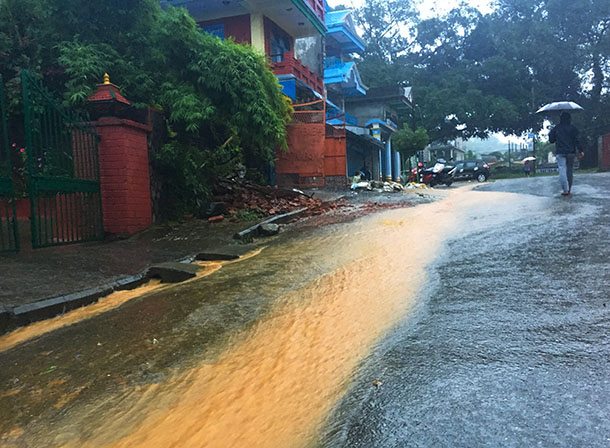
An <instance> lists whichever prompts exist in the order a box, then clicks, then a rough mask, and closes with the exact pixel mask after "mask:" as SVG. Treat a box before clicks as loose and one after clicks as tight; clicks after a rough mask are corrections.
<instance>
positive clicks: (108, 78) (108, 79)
mask: <svg viewBox="0 0 610 448" xmlns="http://www.w3.org/2000/svg"><path fill="white" fill-rule="evenodd" d="M108 84H110V75H109V74H108V73H104V85H108Z"/></svg>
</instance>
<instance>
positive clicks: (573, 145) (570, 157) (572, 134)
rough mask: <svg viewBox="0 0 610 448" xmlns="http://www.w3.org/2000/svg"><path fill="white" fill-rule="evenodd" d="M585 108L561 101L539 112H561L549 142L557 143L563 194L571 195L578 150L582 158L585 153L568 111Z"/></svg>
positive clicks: (556, 155)
mask: <svg viewBox="0 0 610 448" xmlns="http://www.w3.org/2000/svg"><path fill="white" fill-rule="evenodd" d="M579 110H583V109H582V107H581V106H579V105H578V104H576V103H574V102H572V101H559V102H555V103H550V104H547V105H545V106H542V107H541V108H540V109H538V111H537V112H536V113H537V114H541V113H544V114H549V115H552V114H554V113H559V112H561V115H560V116H559V124H558V125H557V126H555V127H554V128H553V129H552V130H551V133H550V134H549V142H551V143H555V157H556V158H557V168H558V170H559V183H560V184H561V189H562V192H561V194H562V195H563V196H569V195H570V193H571V192H572V181H573V178H574V174H573V171H574V159H575V158H576V155H577V152H578V158H579V159H582V158H583V157H584V153H583V151H582V147H581V145H580V142H579V140H578V129H576V127H575V126H574V125H572V116H571V115H570V113H569V112H568V111H579Z"/></svg>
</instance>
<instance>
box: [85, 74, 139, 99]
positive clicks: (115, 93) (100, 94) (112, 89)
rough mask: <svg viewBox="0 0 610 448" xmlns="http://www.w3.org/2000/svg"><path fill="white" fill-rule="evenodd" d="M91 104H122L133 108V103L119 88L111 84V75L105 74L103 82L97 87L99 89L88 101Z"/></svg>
mask: <svg viewBox="0 0 610 448" xmlns="http://www.w3.org/2000/svg"><path fill="white" fill-rule="evenodd" d="M87 102H89V103H102V102H103V103H122V104H124V105H127V106H131V102H130V101H129V100H128V99H127V98H125V97H124V96H123V95H122V94H121V91H120V90H119V88H118V86H116V85H114V84H112V83H111V82H110V75H109V74H108V73H104V77H103V81H102V83H101V84H98V85H97V89H96V90H95V92H93V93H92V94H91V95H90V96H89V98H88V99H87Z"/></svg>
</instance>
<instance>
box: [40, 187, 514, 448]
mask: <svg viewBox="0 0 610 448" xmlns="http://www.w3.org/2000/svg"><path fill="white" fill-rule="evenodd" d="M496 196H497V195H494V194H478V193H476V194H473V193H470V192H463V191H457V192H455V193H452V194H450V195H449V197H448V198H447V199H445V200H443V201H440V202H437V203H434V204H429V205H425V206H419V207H416V208H412V209H403V210H394V211H390V212H385V213H383V214H380V215H374V216H370V217H367V218H363V219H361V220H358V221H357V222H355V223H351V224H347V225H341V226H337V227H335V230H337V232H336V233H334V234H333V233H330V234H327V235H326V236H325V237H324V241H323V244H317V245H316V244H312V242H311V241H307V240H305V241H302V242H301V243H300V245H299V244H297V243H293V244H292V245H291V246H289V247H288V249H289V250H318V251H320V253H319V256H320V257H329V256H333V254H334V255H335V256H339V255H341V256H344V255H345V254H348V255H349V256H348V257H347V258H346V259H347V260H349V261H346V262H345V263H342V264H341V265H340V267H338V268H337V269H334V270H333V271H331V272H328V273H327V274H325V275H323V276H322V277H320V278H318V279H317V280H316V281H314V282H312V283H310V284H307V285H306V286H305V287H303V288H301V289H299V290H296V291H293V292H291V293H290V294H288V295H286V296H285V297H282V298H280V299H279V300H278V302H277V304H276V306H275V307H274V309H273V310H272V312H270V313H269V314H268V315H267V316H266V317H265V318H263V320H261V321H260V322H259V324H258V325H256V326H255V327H254V328H252V329H250V330H248V331H245V332H244V333H243V334H240V335H237V336H236V337H235V339H234V342H233V344H231V345H230V346H229V347H228V348H227V349H226V350H225V351H224V352H223V353H222V354H221V355H220V356H219V357H217V358H215V359H213V360H203V361H202V362H201V363H200V364H199V365H196V366H195V367H194V368H191V369H190V370H188V371H177V372H176V373H175V375H174V376H173V377H171V378H169V379H167V380H165V381H163V382H162V383H160V384H155V385H152V386H146V387H144V388H143V389H138V390H134V391H133V392H132V393H131V394H130V395H128V396H126V397H122V398H121V399H120V400H117V402H118V403H120V404H117V405H116V409H115V410H114V411H113V412H112V413H111V414H110V415H100V416H99V420H98V421H99V426H98V427H96V428H88V430H87V432H86V433H85V432H81V431H79V430H78V429H77V428H72V431H71V433H70V434H63V435H61V436H58V437H56V438H54V440H55V442H57V443H56V445H59V446H65V447H116V448H119V447H124V448H127V447H129V448H132V447H159V448H169V447H223V448H225V447H299V446H307V445H308V444H310V443H312V441H314V440H315V437H316V434H317V431H318V430H319V429H320V427H321V425H322V424H323V423H324V420H325V418H326V417H327V416H328V414H329V412H330V411H331V410H332V408H333V406H334V405H335V404H336V403H337V401H338V400H339V399H340V398H341V397H342V395H343V394H344V393H345V391H346V389H347V388H348V387H349V381H350V378H351V376H352V375H353V373H354V371H355V369H356V368H357V366H358V364H359V363H360V362H361V361H362V359H363V358H364V357H365V356H366V355H367V353H369V351H370V350H371V348H372V346H373V345H374V344H375V343H376V342H377V341H378V340H379V338H380V337H381V336H382V335H383V334H384V333H385V332H387V331H388V329H390V328H391V327H392V326H393V325H394V324H395V323H396V322H397V320H399V319H401V318H404V316H405V315H407V314H408V311H409V309H410V307H411V306H412V305H413V303H414V301H415V299H416V297H417V293H418V291H419V289H420V288H421V287H422V285H423V284H424V281H425V272H426V270H425V268H426V266H427V265H428V264H429V263H430V262H432V261H433V260H434V259H435V257H436V256H437V255H438V253H439V250H440V249H441V248H442V243H443V241H444V240H445V236H446V235H449V234H451V233H454V232H456V231H459V226H460V224H462V223H465V222H467V221H464V220H463V219H462V218H464V217H465V214H464V210H468V209H469V208H470V207H473V206H476V207H478V209H479V210H480V209H481V207H484V206H485V203H486V201H492V202H496V201H498V197H496ZM510 197H511V196H510V195H501V200H502V201H504V202H506V201H508V200H510ZM339 231H340V232H339ZM318 243H319V242H318ZM312 247H313V248H315V249H311V248H312ZM263 256H264V255H263ZM288 262H289V260H287V263H288ZM301 268H302V269H307V266H302V267H301ZM371 380H373V378H371ZM50 443H51V444H53V442H51V441H50ZM54 446H55V444H54Z"/></svg>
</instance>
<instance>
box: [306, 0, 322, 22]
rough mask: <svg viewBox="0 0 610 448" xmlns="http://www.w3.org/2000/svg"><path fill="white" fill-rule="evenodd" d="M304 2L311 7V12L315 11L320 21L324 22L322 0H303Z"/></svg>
mask: <svg viewBox="0 0 610 448" xmlns="http://www.w3.org/2000/svg"><path fill="white" fill-rule="evenodd" d="M305 3H307V4H308V5H309V7H310V8H311V9H313V12H315V13H316V15H317V16H318V18H319V19H320V20H321V21H322V23H324V14H325V9H324V0H305Z"/></svg>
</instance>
